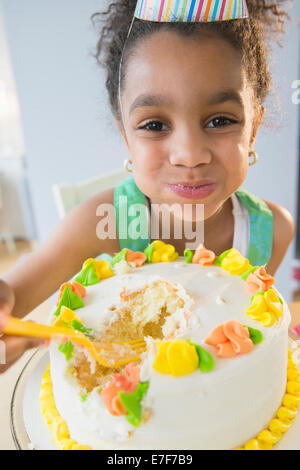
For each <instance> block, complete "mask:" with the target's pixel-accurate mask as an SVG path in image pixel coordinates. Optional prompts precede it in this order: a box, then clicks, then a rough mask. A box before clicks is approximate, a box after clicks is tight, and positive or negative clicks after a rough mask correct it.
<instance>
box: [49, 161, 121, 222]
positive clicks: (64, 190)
mask: <svg viewBox="0 0 300 470" xmlns="http://www.w3.org/2000/svg"><path fill="white" fill-rule="evenodd" d="M127 177H128V173H127V172H126V171H125V170H116V171H111V172H110V173H105V174H104V175H101V176H96V177H95V178H91V179H89V180H85V181H83V182H82V183H79V184H70V183H61V184H55V185H53V187H52V189H53V194H54V199H55V202H56V206H57V209H58V213H59V217H60V218H61V219H62V218H63V217H64V216H65V215H66V214H67V213H68V212H69V211H70V210H71V209H73V207H75V206H77V205H78V204H80V203H81V202H83V201H86V200H87V199H89V198H90V197H93V196H95V195H96V194H97V193H101V192H102V191H106V190H107V189H110V188H113V187H115V186H117V184H118V183H120V182H121V181H122V180H123V179H125V178H127Z"/></svg>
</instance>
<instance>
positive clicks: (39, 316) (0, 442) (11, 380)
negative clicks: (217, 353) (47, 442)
mask: <svg viewBox="0 0 300 470" xmlns="http://www.w3.org/2000/svg"><path fill="white" fill-rule="evenodd" d="M289 307H290V310H291V314H292V323H291V326H292V327H293V326H295V325H296V324H298V323H300V302H292V303H291V304H290V305H289ZM50 308H51V307H50V302H49V301H46V302H44V303H43V304H41V305H40V306H39V307H38V308H36V309H35V310H34V311H33V312H32V313H31V314H30V315H28V317H26V319H28V320H35V321H37V322H40V323H45V322H46V320H47V318H48V315H49V311H50ZM32 354H33V350H30V351H27V352H26V353H25V354H24V355H23V356H22V357H21V359H19V360H18V361H17V362H16V363H15V364H14V365H13V366H12V367H11V368H10V369H9V370H8V371H6V372H5V373H4V374H3V375H0V450H15V446H14V442H13V439H12V437H11V433H10V417H9V411H10V400H11V396H12V393H13V389H14V386H15V383H16V381H17V378H18V376H19V374H20V372H21V370H22V369H23V367H24V366H25V364H26V362H27V361H28V359H29V358H30V356H31V355H32Z"/></svg>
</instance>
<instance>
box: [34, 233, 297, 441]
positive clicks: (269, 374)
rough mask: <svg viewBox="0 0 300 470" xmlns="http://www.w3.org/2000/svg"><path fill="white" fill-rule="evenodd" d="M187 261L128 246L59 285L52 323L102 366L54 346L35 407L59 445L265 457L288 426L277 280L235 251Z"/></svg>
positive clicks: (164, 249) (287, 356)
mask: <svg viewBox="0 0 300 470" xmlns="http://www.w3.org/2000/svg"><path fill="white" fill-rule="evenodd" d="M184 255H185V256H184V257H178V254H177V253H176V252H175V249H174V247H173V246H171V245H166V244H164V243H163V242H161V241H155V242H152V243H151V244H150V245H149V246H148V247H147V249H146V250H145V252H144V253H141V252H132V251H131V250H129V249H124V250H122V251H121V252H120V253H118V254H117V255H116V256H115V257H114V258H109V257H108V256H106V257H105V256H104V258H105V259H100V260H99V259H98V260H94V259H89V260H87V261H86V262H85V263H84V265H83V268H82V270H81V272H80V273H79V274H78V275H77V276H76V277H75V279H74V280H72V281H70V282H67V283H66V284H64V285H63V286H62V287H61V289H60V292H59V297H58V302H57V306H56V307H55V311H54V312H53V315H52V324H54V325H56V326H65V327H68V328H69V329H70V331H71V330H72V331H78V332H79V333H78V334H81V335H84V336H85V337H86V338H89V339H90V340H91V341H92V342H93V344H94V346H96V348H98V351H99V354H100V356H101V358H102V359H103V362H102V363H100V362H97V361H95V360H94V358H93V357H92V355H91V354H90V352H89V351H88V350H87V349H86V348H84V347H83V346H81V345H80V344H79V343H78V344H76V341H71V340H70V338H68V337H65V338H60V339H58V340H57V341H52V343H51V345H50V365H49V366H48V368H47V370H46V372H45V374H44V376H43V380H42V386H41V394H40V402H41V409H42V412H43V415H44V418H45V420H46V423H47V424H48V426H49V430H50V432H51V435H52V440H53V442H54V444H55V446H56V447H57V448H59V449H64V450H71V449H236V448H238V449H271V448H272V447H273V446H274V445H276V443H277V442H278V441H279V439H280V437H281V436H282V434H283V433H284V432H285V431H286V430H287V429H288V428H289V427H290V426H291V423H292V419H293V418H294V417H295V415H296V413H297V406H298V402H299V400H300V380H299V372H298V370H297V368H296V365H295V362H294V360H293V358H292V356H291V353H289V352H288V326H289V322H290V313H289V310H288V307H287V304H286V303H285V301H284V300H283V298H282V297H281V295H280V294H279V293H278V291H277V290H276V288H275V287H274V281H275V280H274V278H273V277H272V276H270V275H269V274H267V272H266V271H265V268H264V267H261V266H251V265H250V263H249V261H248V260H247V259H246V258H244V257H243V256H242V255H241V254H240V253H239V252H238V251H237V250H235V249H231V250H228V251H226V252H224V253H222V254H221V255H220V256H215V254H214V253H213V252H212V251H209V250H207V249H206V248H205V247H203V246H202V245H201V246H200V247H199V248H198V249H197V250H195V252H192V251H191V250H185V253H184ZM136 340H137V341H136ZM138 340H144V343H142V342H139V341H138ZM135 341H136V342H135ZM103 344H106V345H109V346H110V348H109V349H108V350H106V349H103ZM137 345H139V347H137ZM101 348H102V349H101ZM111 348H113V353H112V349H111ZM120 359H121V360H120ZM122 361H123V362H122ZM126 361H127V363H126Z"/></svg>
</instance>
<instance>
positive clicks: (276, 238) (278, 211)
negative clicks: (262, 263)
mask: <svg viewBox="0 0 300 470" xmlns="http://www.w3.org/2000/svg"><path fill="white" fill-rule="evenodd" d="M265 203H266V204H267V205H268V206H269V208H270V209H271V211H272V212H273V248H272V256H271V259H270V261H269V264H268V266H267V271H268V273H269V274H271V275H272V276H274V274H275V272H276V271H277V269H278V267H279V265H280V264H281V262H282V260H283V258H284V256H285V254H286V252H287V249H288V247H289V245H290V244H291V242H292V240H293V238H294V235H295V230H296V229H295V222H294V219H293V217H292V216H291V214H290V212H289V211H288V210H287V209H285V208H284V207H281V206H278V205H277V204H275V203H274V202H270V201H265Z"/></svg>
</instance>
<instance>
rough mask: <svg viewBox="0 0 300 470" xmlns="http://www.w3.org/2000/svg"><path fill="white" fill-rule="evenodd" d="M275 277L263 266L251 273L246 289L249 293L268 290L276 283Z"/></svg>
mask: <svg viewBox="0 0 300 470" xmlns="http://www.w3.org/2000/svg"><path fill="white" fill-rule="evenodd" d="M274 282H275V278H274V277H272V276H270V274H268V273H267V272H266V270H265V268H264V267H263V266H261V267H260V268H258V269H257V270H256V271H254V272H253V273H250V274H249V276H248V277H247V280H246V290H247V292H249V294H252V295H253V294H256V292H266V291H267V290H268V289H270V287H271V286H272V285H273V284H274Z"/></svg>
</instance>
